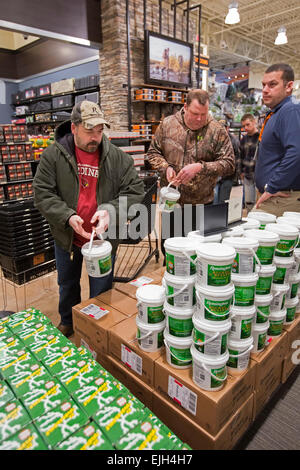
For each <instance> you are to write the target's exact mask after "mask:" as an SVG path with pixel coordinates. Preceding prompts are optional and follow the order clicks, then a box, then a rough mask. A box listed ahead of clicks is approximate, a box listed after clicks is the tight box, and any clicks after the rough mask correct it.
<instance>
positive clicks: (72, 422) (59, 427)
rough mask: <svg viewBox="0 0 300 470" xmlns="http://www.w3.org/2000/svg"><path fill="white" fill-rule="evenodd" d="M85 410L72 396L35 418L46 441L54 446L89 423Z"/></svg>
mask: <svg viewBox="0 0 300 470" xmlns="http://www.w3.org/2000/svg"><path fill="white" fill-rule="evenodd" d="M87 422H88V417H87V415H86V414H85V412H84V411H83V410H82V409H81V408H80V407H79V405H77V404H76V403H75V401H74V400H73V399H72V398H70V399H69V400H67V401H64V402H63V403H61V404H60V405H59V406H58V407H57V408H54V409H53V410H51V411H48V413H46V414H44V415H43V416H40V417H39V418H37V419H36V420H35V425H36V427H37V429H38V431H39V432H40V434H41V435H42V437H43V439H44V440H45V442H46V443H47V444H48V445H49V446H51V448H54V447H55V446H57V445H58V444H60V443H61V442H63V441H64V440H66V439H67V438H68V437H69V436H71V435H72V434H74V432H75V431H77V430H78V429H80V428H81V427H82V426H84V425H85V424H87Z"/></svg>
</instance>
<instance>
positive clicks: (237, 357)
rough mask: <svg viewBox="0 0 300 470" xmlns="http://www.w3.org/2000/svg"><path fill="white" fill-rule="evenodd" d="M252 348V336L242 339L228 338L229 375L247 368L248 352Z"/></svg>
mask: <svg viewBox="0 0 300 470" xmlns="http://www.w3.org/2000/svg"><path fill="white" fill-rule="evenodd" d="M252 349H253V338H252V336H250V338H248V339H245V340H243V341H241V340H238V339H233V338H231V337H230V336H229V338H228V353H229V359H228V361H227V370H228V372H229V373H230V374H231V375H237V374H240V373H241V372H243V371H244V370H246V369H247V368H248V365H249V359H250V352H251V351H252Z"/></svg>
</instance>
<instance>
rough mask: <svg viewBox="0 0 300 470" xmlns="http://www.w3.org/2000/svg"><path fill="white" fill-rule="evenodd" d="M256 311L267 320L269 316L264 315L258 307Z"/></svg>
mask: <svg viewBox="0 0 300 470" xmlns="http://www.w3.org/2000/svg"><path fill="white" fill-rule="evenodd" d="M256 310H257V311H258V312H259V313H260V314H261V315H262V316H263V317H265V318H269V315H266V314H265V313H263V312H262V311H261V310H260V309H259V308H258V307H256Z"/></svg>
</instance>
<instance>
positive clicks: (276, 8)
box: [190, 0, 300, 72]
mask: <svg viewBox="0 0 300 470" xmlns="http://www.w3.org/2000/svg"><path fill="white" fill-rule="evenodd" d="M197 3H198V2H197ZM197 3H196V2H194V4H197ZM199 3H201V5H202V25H203V26H204V32H205V29H206V28H208V29H207V34H208V37H209V55H210V65H211V66H212V67H216V68H220V67H222V66H232V65H234V64H236V63H238V64H240V63H241V62H243V61H245V62H246V61H256V62H258V63H261V64H263V65H269V64H272V63H275V62H288V63H290V64H291V65H293V67H294V68H295V69H297V70H298V71H299V72H300V1H299V0H272V1H266V0H238V10H239V14H240V20H241V21H240V23H238V24H235V25H232V26H229V25H225V22H224V20H225V17H226V14H227V12H228V5H229V4H230V3H231V1H230V0H214V1H212V0H200V1H199ZM190 5H193V2H190ZM205 23H206V25H205ZM280 26H285V27H286V30H287V37H288V44H286V45H282V46H275V44H274V41H275V38H276V36H277V30H278V28H279V27H280Z"/></svg>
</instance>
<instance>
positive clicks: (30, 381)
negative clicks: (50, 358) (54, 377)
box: [7, 363, 51, 398]
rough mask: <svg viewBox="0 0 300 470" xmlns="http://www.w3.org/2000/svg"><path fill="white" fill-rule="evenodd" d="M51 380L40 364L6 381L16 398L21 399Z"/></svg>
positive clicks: (13, 375) (33, 365)
mask: <svg viewBox="0 0 300 470" xmlns="http://www.w3.org/2000/svg"><path fill="white" fill-rule="evenodd" d="M49 378H51V375H50V374H49V372H48V370H47V369H46V367H44V366H43V365H42V364H38V363H35V364H32V365H31V366H30V367H29V368H28V369H26V370H21V371H19V372H17V373H15V374H12V375H10V376H9V377H8V379H7V381H8V382H9V385H10V386H11V388H12V389H13V391H14V394H15V395H16V397H18V398H21V397H22V396H23V395H25V394H27V393H31V392H32V391H33V390H34V389H36V388H39V387H40V386H42V384H43V383H44V382H45V380H47V379H49Z"/></svg>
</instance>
